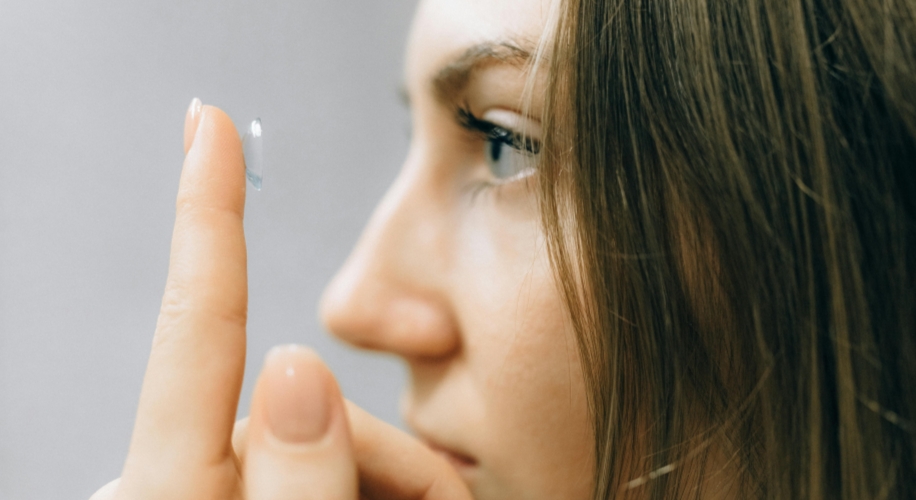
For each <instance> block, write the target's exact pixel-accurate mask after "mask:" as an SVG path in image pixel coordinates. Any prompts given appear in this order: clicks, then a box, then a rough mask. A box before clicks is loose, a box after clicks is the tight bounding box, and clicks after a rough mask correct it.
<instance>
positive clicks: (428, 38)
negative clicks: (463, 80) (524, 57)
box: [405, 0, 553, 90]
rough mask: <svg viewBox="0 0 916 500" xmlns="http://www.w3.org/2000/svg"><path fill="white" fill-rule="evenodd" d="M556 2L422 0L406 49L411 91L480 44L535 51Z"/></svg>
mask: <svg viewBox="0 0 916 500" xmlns="http://www.w3.org/2000/svg"><path fill="white" fill-rule="evenodd" d="M552 3H553V0H422V1H421V2H420V5H419V7H418V9H417V13H416V16H415V18H414V22H413V28H412V30H411V35H410V40H409V42H408V45H407V66H406V68H405V69H406V75H405V76H406V79H407V83H408V86H410V87H414V86H416V85H422V84H423V82H425V81H428V80H429V79H430V78H431V77H432V76H433V75H434V74H436V72H437V71H438V70H439V69H440V68H442V67H444V66H446V65H448V64H449V63H450V62H451V61H453V60H454V59H455V58H456V57H459V56H460V55H461V54H463V53H464V52H465V51H467V50H468V48H469V47H473V46H474V45H478V44H481V43H511V44H513V45H517V46H519V47H521V48H523V49H525V50H527V51H529V52H534V50H535V48H536V46H537V44H538V41H539V39H540V37H541V34H542V33H543V31H544V27H545V26H546V24H547V19H548V17H549V13H550V7H551V4H552ZM417 90H419V89H417Z"/></svg>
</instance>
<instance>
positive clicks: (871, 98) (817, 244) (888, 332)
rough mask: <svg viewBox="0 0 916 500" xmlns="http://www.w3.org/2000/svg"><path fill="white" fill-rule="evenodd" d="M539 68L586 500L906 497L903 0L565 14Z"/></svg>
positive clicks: (914, 396)
mask: <svg viewBox="0 0 916 500" xmlns="http://www.w3.org/2000/svg"><path fill="white" fill-rule="evenodd" d="M550 60H551V62H550V65H551V75H552V76H551V83H550V86H551V89H552V90H551V92H550V97H549V103H548V104H549V106H548V113H547V116H546V121H547V123H548V127H549V128H547V130H551V131H554V133H553V134H551V135H549V136H548V137H546V138H545V144H544V147H543V149H542V153H543V154H544V155H545V157H544V159H545V161H544V162H543V165H542V175H541V182H540V186H541V188H540V189H541V195H542V196H541V198H542V201H543V203H542V212H543V218H544V223H545V225H546V228H547V231H548V235H549V238H548V239H549V247H550V251H551V256H552V258H553V263H554V266H555V268H556V272H557V273H558V276H559V282H560V283H561V286H562V287H563V289H564V292H565V296H566V298H567V303H568V307H569V309H570V313H571V318H572V321H573V323H574V326H575V328H576V331H577V334H578V339H579V345H580V354H581V358H582V362H583V370H584V372H585V379H586V384H587V387H588V390H589V405H590V411H591V414H592V416H593V423H594V432H595V436H596V440H595V453H596V458H597V459H596V462H597V464H596V467H597V471H596V484H595V488H596V490H595V495H596V498H601V499H604V498H616V497H627V496H633V497H638V498H678V499H681V498H692V497H701V496H704V497H706V496H710V495H713V494H715V493H716V490H719V491H718V495H720V496H725V497H737V498H810V499H828V498H829V499H849V500H852V499H865V498H916V456H914V455H916V435H914V431H916V429H914V420H916V389H914V384H916V338H914V335H916V289H914V287H916V283H914V276H916V171H914V170H916V139H914V138H916V69H914V62H916V0H881V1H866V0H842V1H841V0H781V1H766V0H743V1H738V0H610V1H605V0H568V1H566V2H565V4H564V6H563V9H562V13H561V16H560V21H559V25H558V27H557V31H556V33H555V36H554V46H553V48H552V57H551V58H550Z"/></svg>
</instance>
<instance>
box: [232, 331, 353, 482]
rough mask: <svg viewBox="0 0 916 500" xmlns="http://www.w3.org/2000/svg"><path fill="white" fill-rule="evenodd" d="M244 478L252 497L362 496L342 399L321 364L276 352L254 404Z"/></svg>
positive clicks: (304, 351) (291, 349) (306, 352)
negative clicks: (282, 493) (279, 494)
mask: <svg viewBox="0 0 916 500" xmlns="http://www.w3.org/2000/svg"><path fill="white" fill-rule="evenodd" d="M244 477H245V483H246V492H247V498H251V499H255V500H258V499H261V498H277V497H276V496H275V495H274V494H273V493H272V492H274V493H275V492H278V491H299V492H307V493H301V495H302V496H297V497H296V498H302V499H309V500H311V499H324V498H356V494H357V479H356V478H357V476H356V462H355V458H354V456H353V449H352V439H351V437H350V430H349V427H348V425H347V418H346V410H345V409H344V402H343V397H342V395H341V393H340V389H339V388H338V386H337V382H336V381H335V380H334V377H333V375H332V374H331V372H330V370H329V369H328V368H327V366H325V364H324V362H322V361H321V358H319V357H318V355H317V354H316V353H315V352H314V351H312V350H311V349H308V348H304V347H300V346H282V347H279V348H274V349H272V350H271V351H270V353H269V354H268V355H267V356H266V358H265V363H264V369H263V371H262V373H261V376H260V378H259V379H258V383H257V386H256V387H255V393H254V397H253V398H252V408H251V420H250V423H249V428H248V443H247V447H246V460H245V462H244Z"/></svg>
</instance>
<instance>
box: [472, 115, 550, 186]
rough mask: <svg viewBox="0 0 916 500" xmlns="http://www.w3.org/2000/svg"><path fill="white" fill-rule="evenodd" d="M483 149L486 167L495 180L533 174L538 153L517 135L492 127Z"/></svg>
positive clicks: (530, 143)
mask: <svg viewBox="0 0 916 500" xmlns="http://www.w3.org/2000/svg"><path fill="white" fill-rule="evenodd" d="M484 148H485V150H484V157H485V158H486V159H487V166H488V167H489V168H490V173H491V174H493V177H495V178H496V179H497V180H507V179H512V178H516V177H522V176H524V175H528V174H530V173H533V172H534V168H535V164H536V156H537V154H538V151H537V149H535V147H534V143H532V142H531V141H530V140H527V139H525V138H523V137H521V136H520V134H518V133H515V132H511V131H509V130H506V129H504V128H501V127H499V126H496V125H494V128H493V130H492V131H491V133H490V134H488V137H487V141H486V142H485V143H484Z"/></svg>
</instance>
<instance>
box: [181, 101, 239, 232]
mask: <svg viewBox="0 0 916 500" xmlns="http://www.w3.org/2000/svg"><path fill="white" fill-rule="evenodd" d="M192 108H193V103H192ZM190 115H191V109H189V111H188V116H189V118H190ZM192 125H193V120H192V124H191V125H189V126H188V128H187V130H186V134H188V133H190V132H188V131H190V130H192V129H193V130H194V132H193V135H192V137H191V139H190V144H189V146H188V149H187V154H186V156H185V161H184V167H183V168H182V173H181V184H180V187H179V192H178V204H179V208H180V207H182V206H185V205H187V206H194V207H206V208H212V209H217V210H226V211H230V212H233V213H236V214H238V215H242V214H243V212H244V209H245V159H244V155H243V153H242V141H241V139H240V138H239V134H238V130H236V128H235V125H234V124H233V123H232V119H231V118H229V116H228V115H227V114H226V113H225V112H224V111H223V110H221V109H219V108H217V107H215V106H209V105H202V106H201V107H200V112H199V114H198V116H197V117H196V128H194V127H193V126H192Z"/></svg>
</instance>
